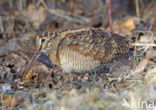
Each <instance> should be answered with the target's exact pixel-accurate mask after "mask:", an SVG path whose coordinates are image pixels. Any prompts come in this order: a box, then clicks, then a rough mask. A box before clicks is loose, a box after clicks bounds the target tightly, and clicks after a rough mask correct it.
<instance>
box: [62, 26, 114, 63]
mask: <svg viewBox="0 0 156 110" xmlns="http://www.w3.org/2000/svg"><path fill="white" fill-rule="evenodd" d="M62 44H64V45H66V46H67V47H69V48H70V49H71V50H72V51H76V52H78V53H80V54H82V55H84V56H86V57H87V56H88V57H93V58H94V59H95V60H98V61H100V62H101V63H102V64H105V63H109V62H110V61H111V60H112V59H113V57H114V55H115V54H116V53H117V51H116V48H117V45H116V43H115V40H114V39H113V37H111V33H109V32H104V31H103V30H101V29H90V30H86V31H85V30H84V31H82V32H77V33H69V34H66V37H65V38H64V39H62Z"/></svg>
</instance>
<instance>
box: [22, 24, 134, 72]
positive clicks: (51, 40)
mask: <svg viewBox="0 0 156 110" xmlns="http://www.w3.org/2000/svg"><path fill="white" fill-rule="evenodd" d="M133 42H135V38H134V37H127V36H121V35H118V34H115V33H112V32H108V31H104V30H103V29H100V28H93V27H83V28H78V27H77V28H69V29H66V30H62V31H59V32H44V33H42V34H40V35H38V36H37V38H36V47H37V51H36V52H35V55H34V57H33V58H32V60H31V62H30V63H29V66H27V67H26V69H25V71H24V74H26V73H27V72H28V71H29V69H30V67H31V65H32V64H33V62H34V61H36V59H37V57H38V56H39V55H40V54H41V53H43V54H45V55H47V56H48V57H49V59H50V60H51V62H52V63H53V64H55V65H57V66H58V67H60V68H61V69H62V71H63V72H65V73H71V72H78V73H81V72H87V71H95V70H96V71H98V70H100V69H101V68H103V67H104V66H105V65H106V64H109V63H111V62H113V61H115V60H119V59H130V58H132V57H133V50H134V47H133V45H132V44H133Z"/></svg>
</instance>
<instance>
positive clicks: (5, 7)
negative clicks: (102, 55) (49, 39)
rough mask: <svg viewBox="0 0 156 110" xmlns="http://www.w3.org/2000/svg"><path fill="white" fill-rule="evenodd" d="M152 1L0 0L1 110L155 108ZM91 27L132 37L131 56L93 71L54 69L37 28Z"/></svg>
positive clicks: (155, 37) (155, 52) (155, 6)
mask: <svg viewBox="0 0 156 110" xmlns="http://www.w3.org/2000/svg"><path fill="white" fill-rule="evenodd" d="M155 11H156V0H150V1H149V0H0V96H1V97H0V110H155V109H156V13H155ZM81 26H83V27H88V26H90V27H95V28H103V29H104V30H106V31H112V32H114V33H116V34H120V35H123V36H125V37H132V36H134V37H136V38H137V39H138V41H137V42H136V43H135V44H134V46H135V51H134V60H133V61H131V62H128V63H130V65H125V64H124V62H118V63H115V64H113V66H111V68H109V71H108V72H106V73H103V74H98V73H82V74H81V73H79V74H77V73H68V74H62V73H61V72H57V71H58V70H60V68H59V67H57V66H56V65H54V64H52V63H51V61H50V60H49V58H48V57H47V56H46V55H44V54H42V55H40V57H39V58H38V59H37V61H36V62H35V64H34V65H33V66H32V67H31V69H30V70H29V72H28V73H27V75H26V76H25V77H24V78H23V79H21V75H22V72H23V70H24V68H25V67H26V65H27V64H28V63H29V62H30V60H31V58H32V56H33V54H34V52H35V49H36V43H35V39H36V37H37V35H39V34H40V33H42V32H57V31H61V30H64V29H68V28H72V27H81Z"/></svg>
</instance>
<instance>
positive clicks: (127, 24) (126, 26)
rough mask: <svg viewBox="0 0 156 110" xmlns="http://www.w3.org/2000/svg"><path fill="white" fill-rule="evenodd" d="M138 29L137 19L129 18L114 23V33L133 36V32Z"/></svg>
mask: <svg viewBox="0 0 156 110" xmlns="http://www.w3.org/2000/svg"><path fill="white" fill-rule="evenodd" d="M135 28H136V26H135V18H128V19H126V20H118V21H115V22H113V24H112V29H113V32H114V33H117V34H122V35H128V36H131V35H132V33H131V31H133V30H134V29H135Z"/></svg>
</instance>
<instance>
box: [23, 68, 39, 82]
mask: <svg viewBox="0 0 156 110" xmlns="http://www.w3.org/2000/svg"><path fill="white" fill-rule="evenodd" d="M36 76H37V73H36V72H33V71H32V70H31V69H30V70H29V71H28V73H27V74H26V75H25V76H24V77H23V78H22V80H23V81H24V82H27V81H30V80H31V79H32V77H34V78H36Z"/></svg>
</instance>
